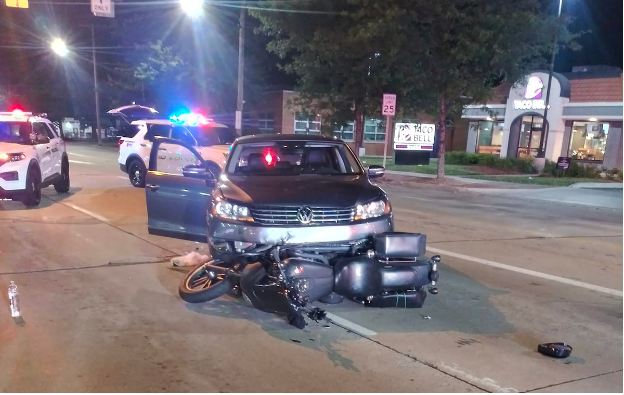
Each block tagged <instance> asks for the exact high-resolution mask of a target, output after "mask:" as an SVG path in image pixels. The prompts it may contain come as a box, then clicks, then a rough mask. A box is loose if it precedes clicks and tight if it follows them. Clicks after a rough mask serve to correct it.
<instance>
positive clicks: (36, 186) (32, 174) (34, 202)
mask: <svg viewBox="0 0 624 395" xmlns="http://www.w3.org/2000/svg"><path fill="white" fill-rule="evenodd" d="M22 203H24V205H25V206H26V207H36V206H38V205H39V203H41V172H40V171H39V168H37V167H35V166H31V167H30V168H29V169H28V173H27V175H26V189H25V191H24V198H23V199H22Z"/></svg>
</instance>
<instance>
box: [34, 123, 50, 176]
mask: <svg viewBox="0 0 624 395" xmlns="http://www.w3.org/2000/svg"><path fill="white" fill-rule="evenodd" d="M32 125H33V133H34V134H35V136H34V137H35V149H36V150H37V156H38V157H39V167H40V168H41V181H45V179H46V178H48V177H50V175H51V174H52V168H53V165H54V164H53V163H52V162H53V161H52V159H53V155H52V148H51V147H50V137H49V136H48V128H47V126H46V124H45V123H44V122H39V121H37V122H33V124H32Z"/></svg>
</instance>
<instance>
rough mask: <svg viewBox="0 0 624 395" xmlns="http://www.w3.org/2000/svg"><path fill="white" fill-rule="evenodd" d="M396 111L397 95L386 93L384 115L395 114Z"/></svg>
mask: <svg viewBox="0 0 624 395" xmlns="http://www.w3.org/2000/svg"><path fill="white" fill-rule="evenodd" d="M395 113H396V95H394V94H391V93H384V95H383V104H382V106H381V114H382V115H394V114H395Z"/></svg>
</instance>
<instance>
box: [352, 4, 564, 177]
mask: <svg viewBox="0 0 624 395" xmlns="http://www.w3.org/2000/svg"><path fill="white" fill-rule="evenodd" d="M352 3H353V4H358V5H359V6H360V10H359V11H358V13H357V14H356V15H355V16H354V19H355V20H356V21H357V23H358V24H359V25H361V26H368V27H369V28H370V29H372V30H373V31H379V32H380V33H381V34H382V35H385V40H384V41H386V42H388V41H390V42H392V43H393V44H392V45H393V47H395V48H396V49H397V50H396V51H394V52H391V55H392V59H391V60H390V61H391V62H392V63H393V64H394V65H395V66H397V67H399V68H402V69H403V70H400V73H401V75H402V76H403V77H404V78H405V80H404V84H403V86H404V87H405V90H404V92H403V94H404V97H405V100H406V102H405V103H404V104H406V105H407V106H408V107H412V108H419V109H422V110H424V111H425V112H427V113H430V114H436V115H437V117H438V125H439V130H440V132H439V151H438V172H437V174H438V178H443V177H444V153H445V139H446V121H447V118H448V117H449V115H452V114H458V113H459V112H460V111H461V110H462V108H463V106H465V105H466V104H468V103H485V102H486V101H487V99H488V98H489V97H491V96H492V94H493V92H494V88H495V87H496V86H497V85H499V84H501V83H502V82H503V81H508V82H512V83H515V82H517V81H519V80H522V79H523V78H524V77H525V76H526V75H527V74H528V73H529V72H530V71H531V70H534V69H536V68H538V67H543V66H545V65H546V59H547V58H548V54H549V53H550V51H551V50H552V40H553V35H554V33H555V31H557V29H559V31H560V37H561V40H560V43H562V44H570V45H571V46H572V47H575V44H574V41H573V40H574V38H575V37H576V35H572V34H570V32H568V31H567V29H566V28H565V23H564V26H561V24H560V23H559V22H558V21H557V19H556V18H555V17H553V16H548V15H547V14H545V12H544V10H543V9H542V8H541V4H540V3H539V2H538V1H537V0H516V1H503V2H501V1H496V0H436V1H427V0H393V1H391V2H384V5H383V7H382V6H381V5H379V4H377V3H376V2H374V1H370V0H352ZM371 8H376V10H375V11H372V12H371ZM399 65H400V66H399Z"/></svg>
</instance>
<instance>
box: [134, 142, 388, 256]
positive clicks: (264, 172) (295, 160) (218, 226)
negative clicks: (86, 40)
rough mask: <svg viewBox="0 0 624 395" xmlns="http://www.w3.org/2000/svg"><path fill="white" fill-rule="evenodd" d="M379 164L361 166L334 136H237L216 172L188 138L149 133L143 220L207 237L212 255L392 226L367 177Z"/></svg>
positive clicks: (175, 232)
mask: <svg viewBox="0 0 624 395" xmlns="http://www.w3.org/2000/svg"><path fill="white" fill-rule="evenodd" d="M163 144H165V145H166V147H167V148H166V149H162V148H161V146H162V145H163ZM186 150H188V151H190V152H191V153H192V154H193V155H194V161H193V160H190V161H189V156H188V152H187V153H186V154H185V155H184V157H183V156H182V153H183V152H184V151H186ZM172 163H174V164H175V166H172ZM172 168H175V171H173V172H172V171H171V169H172ZM383 174H384V169H383V168H382V167H380V166H371V167H370V168H368V169H367V170H365V169H364V168H363V167H362V165H361V163H360V161H359V160H358V159H357V158H356V156H355V155H354V154H353V151H352V150H351V148H350V147H349V146H348V145H347V144H345V143H344V142H343V141H341V140H337V139H334V138H327V137H320V136H298V135H262V136H248V137H241V138H238V139H237V140H236V141H235V142H234V143H233V144H232V146H231V148H230V153H229V155H228V159H227V162H226V165H225V168H224V170H223V172H222V173H221V174H213V173H211V172H210V171H208V170H207V168H206V167H205V161H204V159H203V158H202V157H201V155H200V154H199V153H198V152H197V151H196V150H195V149H194V148H193V147H192V146H189V145H186V144H184V143H183V142H180V141H177V140H171V139H165V138H158V139H156V140H155V141H154V144H153V147H152V152H151V156H150V163H149V171H148V173H147V176H146V199H147V209H148V227H149V231H150V233H152V234H159V235H163V236H170V237H177V238H184V239H190V240H197V241H205V240H206V237H207V239H208V243H209V246H210V250H211V252H212V253H213V256H214V258H217V257H219V258H221V259H223V257H225V256H227V255H228V254H229V253H233V252H240V251H243V250H245V249H248V248H250V247H254V246H257V245H259V244H272V243H276V242H280V241H284V242H287V243H295V244H306V243H313V244H319V243H340V242H349V241H357V240H361V239H362V238H366V237H368V236H371V235H374V234H378V233H384V232H390V231H392V230H393V216H392V210H391V206H390V203H389V201H388V199H387V197H386V194H385V193H384V191H383V190H382V189H381V188H379V187H378V186H376V185H374V184H372V183H371V181H370V179H372V178H376V177H382V176H383ZM206 224H208V226H206Z"/></svg>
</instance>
